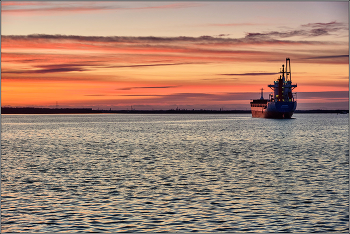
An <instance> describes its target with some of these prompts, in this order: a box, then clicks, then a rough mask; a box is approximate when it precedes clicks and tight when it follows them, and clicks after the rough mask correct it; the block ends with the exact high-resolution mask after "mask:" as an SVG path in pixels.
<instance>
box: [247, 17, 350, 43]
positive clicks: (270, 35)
mask: <svg viewBox="0 0 350 234" xmlns="http://www.w3.org/2000/svg"><path fill="white" fill-rule="evenodd" d="M345 30H348V28H347V26H346V24H344V23H341V22H336V21H332V22H329V23H310V24H305V25H302V26H301V27H300V28H299V29H294V30H288V31H269V32H264V33H247V34H246V37H245V39H251V40H271V39H280V38H289V37H294V36H302V37H318V36H326V35H330V34H331V33H335V32H339V31H345Z"/></svg>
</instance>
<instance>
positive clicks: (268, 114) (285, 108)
mask: <svg viewBox="0 0 350 234" xmlns="http://www.w3.org/2000/svg"><path fill="white" fill-rule="evenodd" d="M296 106H297V103H296V102H267V103H266V105H259V106H256V105H255V106H254V105H251V112H252V117H254V118H271V119H290V118H291V117H292V116H293V114H294V111H295V109H296Z"/></svg>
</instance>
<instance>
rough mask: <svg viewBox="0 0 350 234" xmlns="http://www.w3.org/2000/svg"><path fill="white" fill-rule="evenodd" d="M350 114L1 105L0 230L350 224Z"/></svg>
mask: <svg viewBox="0 0 350 234" xmlns="http://www.w3.org/2000/svg"><path fill="white" fill-rule="evenodd" d="M348 117H349V116H348V115H347V114H345V115H344V114H343V115H337V114H295V115H294V119H289V120H273V119H255V118H251V116H250V115H246V114H236V115H235V114H232V115H204V114H203V115H196V114H193V115H190V114H188V115H180V114H174V115H170V114H167V115H136V114H135V115H126V114H105V115H2V118H1V119H2V125H1V127H2V136H1V149H2V158H1V179H2V182H1V216H2V217H1V218H2V220H1V229H2V232H64V231H69V232H126V231H127V232H219V231H222V232H321V231H328V232H329V231H341V232H347V231H348V230H349V229H348V228H349V226H348V225H349V212H348V210H349V202H348V199H349V189H348V186H349V170H348V168H349V151H348V120H349V119H348Z"/></svg>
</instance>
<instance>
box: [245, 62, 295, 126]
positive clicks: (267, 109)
mask: <svg viewBox="0 0 350 234" xmlns="http://www.w3.org/2000/svg"><path fill="white" fill-rule="evenodd" d="M280 73H281V75H280V77H279V78H278V79H277V81H274V83H273V84H272V85H268V87H270V88H271V89H272V90H273V93H272V94H269V99H264V97H263V89H261V98H260V99H255V100H253V101H252V102H250V107H251V111H252V116H253V117H255V118H275V119H290V118H291V117H292V115H293V113H294V111H295V108H296V107H297V102H296V101H295V100H294V96H293V93H292V90H293V89H294V88H295V87H297V85H292V72H291V68H290V59H289V58H287V59H286V69H284V65H282V69H281V70H280Z"/></svg>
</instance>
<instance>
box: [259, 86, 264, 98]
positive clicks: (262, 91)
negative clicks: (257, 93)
mask: <svg viewBox="0 0 350 234" xmlns="http://www.w3.org/2000/svg"><path fill="white" fill-rule="evenodd" d="M260 100H264V89H263V88H261V98H260Z"/></svg>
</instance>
